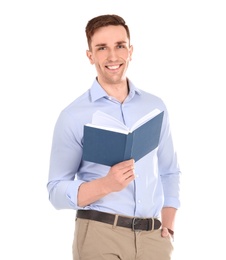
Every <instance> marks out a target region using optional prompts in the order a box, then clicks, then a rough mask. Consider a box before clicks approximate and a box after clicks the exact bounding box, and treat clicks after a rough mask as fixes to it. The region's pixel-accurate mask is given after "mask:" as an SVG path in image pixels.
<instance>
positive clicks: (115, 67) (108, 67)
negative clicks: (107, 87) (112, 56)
mask: <svg viewBox="0 0 226 260" xmlns="http://www.w3.org/2000/svg"><path fill="white" fill-rule="evenodd" d="M121 66H122V64H118V65H108V66H105V67H106V68H107V69H109V70H112V71H113V70H117V69H119V68H120V67H121Z"/></svg>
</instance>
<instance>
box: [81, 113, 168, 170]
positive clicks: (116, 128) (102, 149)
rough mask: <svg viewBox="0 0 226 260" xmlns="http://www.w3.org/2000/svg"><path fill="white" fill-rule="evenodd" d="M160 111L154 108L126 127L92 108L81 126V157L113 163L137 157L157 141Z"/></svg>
mask: <svg viewBox="0 0 226 260" xmlns="http://www.w3.org/2000/svg"><path fill="white" fill-rule="evenodd" d="M163 114H164V111H162V112H161V111H160V110H159V109H155V110H153V111H151V112H150V113H148V114H147V115H145V116H144V117H142V118H141V119H140V120H138V121H137V122H136V123H135V124H134V125H133V126H132V127H131V128H130V129H128V128H127V127H126V125H124V124H123V123H122V122H120V121H119V120H117V119H116V118H114V117H112V116H110V115H108V114H106V113H103V112H101V111H96V112H95V113H94V114H93V118H92V124H86V125H85V126H84V144H83V160H85V161H90V162H95V163H99V164H104V165H108V166H113V165H114V164H116V163H119V162H121V161H125V160H128V159H131V158H133V159H134V160H135V161H138V160H139V159H140V158H142V157H143V156H145V155H146V154H147V153H149V152H151V151H152V150H154V149H155V148H156V147H157V146H158V143H159V137H160V133H161V127H162V120H163Z"/></svg>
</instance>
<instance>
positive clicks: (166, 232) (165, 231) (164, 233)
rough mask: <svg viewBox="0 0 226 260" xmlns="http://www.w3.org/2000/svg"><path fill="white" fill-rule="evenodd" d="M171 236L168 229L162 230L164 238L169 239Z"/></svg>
mask: <svg viewBox="0 0 226 260" xmlns="http://www.w3.org/2000/svg"><path fill="white" fill-rule="evenodd" d="M168 235H169V232H168V229H167V228H166V227H163V228H162V237H167V236H168Z"/></svg>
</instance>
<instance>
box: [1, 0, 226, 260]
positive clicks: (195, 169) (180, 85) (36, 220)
mask: <svg viewBox="0 0 226 260" xmlns="http://www.w3.org/2000/svg"><path fill="white" fill-rule="evenodd" d="M224 2H225V1H219V0H214V1H209V0H206V1H201V0H190V1H183V0H178V1H175V0H173V1H146V0H139V1H126V0H121V1H119V0H114V1H111V0H90V1H87V0H86V1H85V0H83V1H75V0H74V1H72V0H71V1H67V0H65V1H58V0H54V1H51V0H45V1H43V0H39V1H31V0H30V1H28V0H27V1H25V0H21V1H10V0H8V1H7V0H5V1H4V0H3V1H1V3H0V122H1V126H0V152H1V161H0V174H1V175H0V176H1V185H0V187H1V188H0V207H1V213H0V239H1V249H0V259H4V260H5V259H6V260H8V259H23V260H31V259H32V260H36V259H37V260H40V259H44V260H50V259H54V260H58V259H59V260H67V259H68V260H69V259H72V257H71V244H72V239H73V232H74V212H73V211H70V210H62V211H57V210H55V209H54V208H53V207H52V205H51V204H50V203H49V201H48V194H47V189H46V183H47V178H48V163H49V154H50V146H51V139H52V133H53V127H54V124H55V121H56V119H57V117H58V115H59V113H60V111H61V110H62V109H63V108H64V107H65V106H66V105H68V104H69V103H70V102H71V101H73V100H74V99H75V98H76V97H77V96H78V95H80V94H81V93H83V92H84V91H85V90H87V88H89V87H90V85H91V84H92V82H93V79H94V77H95V68H94V67H93V66H91V65H90V63H89V62H88V60H87V58H86V55H85V51H86V49H87V43H86V38H85V26H86V23H87V21H88V20H89V19H91V18H93V17H94V16H96V15H99V14H106V13H116V14H119V15H121V16H123V17H124V18H125V20H126V21H127V23H128V25H129V27H130V30H131V43H132V44H133V45H134V56H133V60H132V62H131V64H130V68H129V71H128V76H129V77H130V78H131V79H132V81H133V82H134V83H135V84H136V85H137V87H139V88H142V89H144V90H147V91H149V92H152V93H153V94H156V95H159V96H161V98H162V99H163V100H164V101H165V103H166V105H167V106H168V110H169V113H170V118H171V125H172V132H173V137H174V142H175V146H176V149H177V152H178V157H179V161H180V166H181V170H182V172H183V176H182V186H181V192H182V198H181V199H182V207H181V209H180V210H179V212H178V216H177V222H176V235H175V254H174V260H190V259H197V260H199V259H206V258H208V259H217V258H218V259H226V253H225V248H224V244H225V243H224V240H225V232H226V229H225V217H226V215H225V212H224V211H225V210H224V208H225V198H226V196H225V189H226V188H225V187H226V186H225V175H226V167H225V161H226V158H225V154H226V152H225V147H226V138H225V132H226V125H225V112H226V105H225V87H226V75H225V74H226V48H225V46H226V15H225V14H226V8H225V6H224Z"/></svg>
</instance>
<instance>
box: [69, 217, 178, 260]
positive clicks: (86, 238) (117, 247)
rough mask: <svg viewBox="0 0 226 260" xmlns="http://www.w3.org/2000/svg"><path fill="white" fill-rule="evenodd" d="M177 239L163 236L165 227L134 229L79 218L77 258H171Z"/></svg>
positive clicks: (81, 259) (79, 259) (75, 237)
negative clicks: (150, 229) (162, 232)
mask: <svg viewBox="0 0 226 260" xmlns="http://www.w3.org/2000/svg"><path fill="white" fill-rule="evenodd" d="M172 252H173V241H172V238H171V237H170V236H169V237H167V238H163V237H161V229H158V230H153V231H133V230H131V229H129V228H123V227H117V226H112V225H109V224H105V223H101V222H97V221H93V220H86V219H77V220H76V222H75V234H74V241H73V260H119V259H120V260H170V259H171V257H172Z"/></svg>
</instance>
